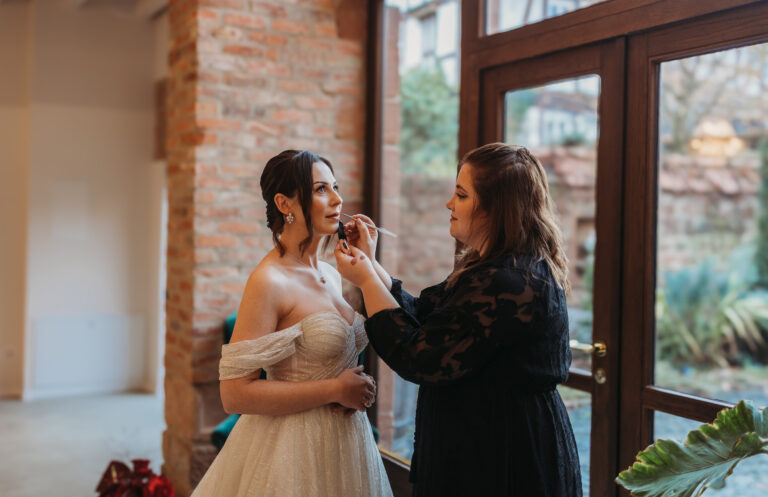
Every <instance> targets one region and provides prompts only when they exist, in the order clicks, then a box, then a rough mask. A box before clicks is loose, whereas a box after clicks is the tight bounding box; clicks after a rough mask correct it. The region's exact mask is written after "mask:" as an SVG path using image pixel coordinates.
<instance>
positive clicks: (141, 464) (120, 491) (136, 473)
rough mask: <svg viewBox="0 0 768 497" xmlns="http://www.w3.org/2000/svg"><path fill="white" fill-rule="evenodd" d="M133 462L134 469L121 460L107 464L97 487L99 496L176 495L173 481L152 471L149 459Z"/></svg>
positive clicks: (165, 496)
mask: <svg viewBox="0 0 768 497" xmlns="http://www.w3.org/2000/svg"><path fill="white" fill-rule="evenodd" d="M131 462H132V463H133V470H131V469H130V468H128V466H126V465H125V464H123V463H121V462H120V461H112V462H110V463H109V464H108V465H107V469H106V470H104V474H103V475H102V476H101V480H100V481H99V484H98V486H97V487H96V491H97V492H98V493H99V497H175V495H176V491H175V490H174V489H173V485H171V482H170V481H169V480H168V478H166V477H165V476H163V475H159V476H158V475H156V474H155V473H154V472H152V470H151V469H149V461H148V460H147V459H134V460H133V461H131Z"/></svg>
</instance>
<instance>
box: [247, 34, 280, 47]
mask: <svg viewBox="0 0 768 497" xmlns="http://www.w3.org/2000/svg"><path fill="white" fill-rule="evenodd" d="M248 39H249V40H251V41H256V42H259V43H264V44H266V45H271V46H283V45H285V44H286V43H288V38H286V37H285V36H280V35H276V34H272V33H262V32H256V33H248Z"/></svg>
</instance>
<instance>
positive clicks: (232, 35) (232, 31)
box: [201, 26, 245, 41]
mask: <svg viewBox="0 0 768 497" xmlns="http://www.w3.org/2000/svg"><path fill="white" fill-rule="evenodd" d="M201 31H202V30H201ZM201 34H203V35H204V33H201ZM211 36H213V37H214V38H218V39H220V40H230V41H237V40H242V39H243V38H244V37H245V35H244V34H243V31H242V30H240V29H237V28H234V27H232V26H216V27H213V28H212V29H211Z"/></svg>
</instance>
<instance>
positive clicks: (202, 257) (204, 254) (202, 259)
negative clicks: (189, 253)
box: [195, 248, 219, 264]
mask: <svg viewBox="0 0 768 497" xmlns="http://www.w3.org/2000/svg"><path fill="white" fill-rule="evenodd" d="M218 260H219V259H218V257H216V252H215V251H214V250H211V249H200V248H197V249H195V263H197V264H208V263H211V262H216V261H218Z"/></svg>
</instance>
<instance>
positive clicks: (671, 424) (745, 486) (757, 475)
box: [653, 411, 768, 497]
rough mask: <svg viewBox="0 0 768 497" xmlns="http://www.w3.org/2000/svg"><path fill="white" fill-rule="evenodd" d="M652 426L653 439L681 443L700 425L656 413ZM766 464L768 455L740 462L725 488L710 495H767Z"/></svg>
mask: <svg viewBox="0 0 768 497" xmlns="http://www.w3.org/2000/svg"><path fill="white" fill-rule="evenodd" d="M653 425H654V430H653V431H654V436H653V438H655V439H659V438H668V439H669V438H671V439H676V440H680V441H683V440H685V438H686V437H687V436H688V432H690V431H692V430H695V429H697V428H698V427H699V426H701V423H699V422H698V421H694V420H692V419H687V418H681V417H679V416H673V415H672V414H667V413H664V412H659V411H656V412H655V413H654V418H653ZM766 464H768V455H760V456H754V457H750V458H749V459H745V460H743V461H741V462H740V463H739V464H738V465H737V466H736V467H735V468H734V470H733V474H732V475H731V476H729V477H728V478H727V479H726V480H725V488H723V489H720V490H718V491H711V493H712V495H716V496H717V497H744V496H749V495H755V496H757V495H768V480H766V479H765V466H766ZM709 493H710V491H707V492H705V494H709Z"/></svg>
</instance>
